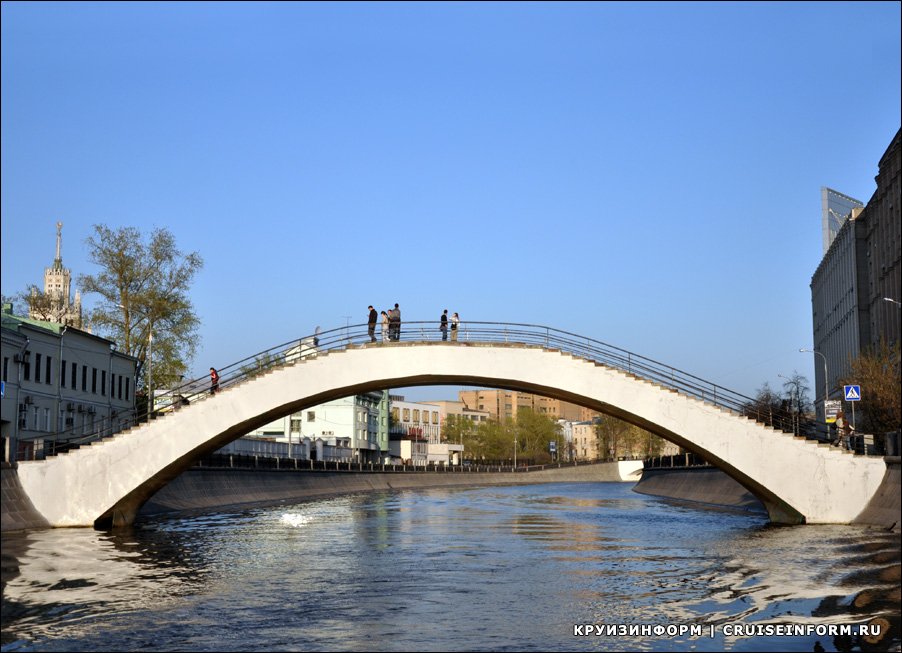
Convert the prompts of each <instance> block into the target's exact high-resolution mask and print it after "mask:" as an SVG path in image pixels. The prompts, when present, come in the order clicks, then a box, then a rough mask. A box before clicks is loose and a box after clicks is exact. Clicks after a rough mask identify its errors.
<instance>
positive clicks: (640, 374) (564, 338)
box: [45, 321, 804, 455]
mask: <svg viewBox="0 0 902 653" xmlns="http://www.w3.org/2000/svg"><path fill="white" fill-rule="evenodd" d="M439 326H440V323H439V322H438V321H428V322H404V323H402V324H401V327H400V331H399V333H398V337H397V340H391V341H388V342H383V341H382V340H381V339H380V338H378V337H377V340H376V342H375V343H373V342H371V340H370V336H369V334H368V327H369V325H368V324H366V323H364V324H356V325H353V326H343V327H339V328H335V329H331V330H329V331H323V332H321V333H318V334H315V335H309V336H305V337H302V338H297V339H294V340H289V341H288V342H286V343H283V344H281V345H276V346H275V347H270V348H269V349H265V350H263V351H261V352H258V353H256V354H253V355H251V356H248V357H246V358H243V359H241V360H239V361H237V362H235V363H231V364H229V365H227V366H225V367H223V368H219V369H218V373H219V392H222V391H224V390H227V389H230V388H233V387H236V386H238V385H240V384H242V383H244V382H247V381H250V380H252V379H254V378H256V377H257V376H260V375H262V374H267V373H269V372H272V371H274V370H277V369H280V368H282V367H286V366H288V365H294V364H296V363H298V362H301V361H303V360H306V359H307V358H315V357H317V356H322V355H327V354H331V353H335V352H339V351H346V350H349V349H354V348H360V347H365V346H380V347H392V346H399V345H403V343H424V342H425V343H435V344H438V345H449V346H454V345H457V346H461V345H474V344H506V345H511V344H515V345H523V346H529V347H537V348H541V349H546V350H551V351H560V352H561V353H564V354H571V355H573V356H575V357H578V358H583V359H585V360H589V361H593V362H595V363H600V364H602V365H605V366H607V367H610V368H613V369H617V370H620V371H622V372H624V373H626V374H630V375H632V376H635V377H636V378H640V379H643V380H646V381H651V382H653V383H656V384H659V385H661V386H662V387H665V388H669V389H672V390H675V391H677V392H680V393H682V394H685V395H687V396H690V397H693V398H695V399H698V400H700V401H703V402H705V403H709V404H711V405H714V406H717V407H719V408H723V409H726V410H729V411H731V412H733V413H736V414H738V415H742V416H747V417H749V418H752V419H755V420H756V421H759V422H762V423H764V424H767V425H768V426H772V427H774V428H777V429H782V430H784V431H785V432H794V431H793V426H790V425H789V424H790V423H791V421H792V420H791V419H788V418H786V419H782V418H774V417H773V416H772V415H770V414H763V413H762V411H758V410H756V406H757V404H756V401H755V400H754V399H752V398H750V397H747V396H745V395H742V394H740V393H738V392H734V391H732V390H728V389H727V388H724V387H723V386H720V385H717V384H715V383H712V382H709V381H705V380H704V379H702V378H700V377H697V376H695V375H693V374H689V373H688V372H684V371H682V370H679V369H677V368H674V367H672V366H669V365H665V364H663V363H660V362H658V361H655V360H653V359H650V358H646V357H645V356H641V355H639V354H636V353H633V352H629V351H627V350H625V349H621V348H620V347H616V346H614V345H609V344H607V343H604V342H601V341H599V340H595V339H593V338H588V337H585V336H580V335H577V334H574V333H570V332H568V331H562V330H560V329H555V328H553V327H548V326H540V325H534V324H519V323H504V322H461V323H460V326H459V328H458V330H457V334H456V335H457V340H456V341H452V340H447V341H445V340H443V339H442V334H443V332H442V331H441V330H440V329H439ZM448 333H450V332H448ZM380 335H381V334H380ZM199 387H206V388H207V389H205V390H202V391H199V390H198V388H199ZM167 394H168V395H170V396H171V397H172V402H171V404H172V405H171V409H166V410H165V411H154V414H152V415H150V419H160V418H165V415H166V414H168V412H175V411H178V410H180V409H182V408H184V407H187V406H189V405H190V404H193V403H195V402H197V401H202V400H205V399H208V398H210V397H211V396H212V395H213V394H214V393H213V392H212V388H211V387H210V381H209V377H207V376H203V377H200V378H198V379H192V380H190V381H186V382H183V383H182V384H180V385H179V386H177V387H176V388H173V389H172V390H170V391H168V392H167V393H165V394H163V395H157V398H158V397H160V396H163V397H165V396H166V395H167ZM114 420H117V418H115V417H114V418H105V419H104V420H100V421H98V422H95V423H94V424H92V425H91V432H90V433H87V434H86V433H84V432H83V429H84V428H85V427H84V426H82V427H74V428H72V429H68V430H66V431H62V432H60V433H56V434H53V435H48V436H45V439H51V438H52V440H51V449H53V451H52V453H51V454H50V455H54V454H55V453H57V452H58V453H62V452H63V451H65V450H68V449H71V448H76V447H78V446H80V445H83V444H86V443H88V442H91V441H94V440H98V439H103V438H106V437H109V436H111V435H115V434H116V433H120V432H122V431H123V430H125V428H132V427H134V426H137V425H138V424H139V423H140V422H139V420H138V419H129V420H125V421H123V420H122V419H121V418H119V419H118V420H117V423H115V424H114V423H113V422H114ZM794 426H795V428H796V429H798V426H797V425H794ZM124 427H125V428H124ZM80 430H81V431H82V433H78V431H80ZM803 435H804V434H803Z"/></svg>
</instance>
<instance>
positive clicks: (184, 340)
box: [78, 225, 204, 388]
mask: <svg viewBox="0 0 902 653" xmlns="http://www.w3.org/2000/svg"><path fill="white" fill-rule="evenodd" d="M85 243H86V245H87V246H88V257H89V259H90V260H91V262H93V263H94V264H96V265H97V266H98V267H99V268H100V271H99V272H98V273H97V274H89V275H81V276H80V277H79V280H78V283H79V285H80V286H81V288H82V290H83V292H84V293H85V294H86V295H87V294H91V293H93V294H95V295H98V296H99V301H98V303H97V305H96V306H95V308H94V309H93V310H92V311H91V312H90V314H89V317H88V320H89V321H90V323H91V325H92V326H93V327H94V328H95V329H97V330H98V331H100V332H101V333H103V334H104V335H106V336H107V337H109V338H110V339H112V340H114V341H115V342H116V344H117V346H118V349H119V351H122V352H124V353H126V354H128V355H130V356H134V357H135V358H137V359H138V361H139V375H140V376H141V377H142V381H143V386H144V387H145V388H146V387H147V381H148V379H147V378H146V376H147V374H146V366H145V363H146V361H147V355H148V345H149V343H150V339H149V335H150V334H151V333H152V334H153V386H154V387H160V386H165V385H170V384H172V383H174V382H175V381H177V380H178V379H179V377H180V376H182V375H184V374H185V373H186V371H187V368H188V363H189V362H190V361H191V359H192V358H193V356H194V353H195V351H196V349H197V345H198V342H199V334H198V329H199V327H200V320H199V319H198V318H197V315H195V312H194V306H193V304H192V303H191V299H190V297H189V294H188V292H189V290H190V287H191V283H192V281H193V279H194V276H195V275H196V274H197V273H198V272H199V271H200V270H201V269H202V268H203V264H204V263H203V259H202V258H201V256H200V254H198V253H197V252H192V253H191V254H185V253H183V252H181V251H180V250H179V249H178V248H177V247H176V242H175V237H174V236H173V235H172V234H171V233H170V232H169V230H168V229H154V230H153V231H152V232H151V233H150V234H149V236H148V237H146V238H145V236H144V235H143V234H142V233H141V231H140V230H139V229H137V228H135V227H121V228H119V229H111V228H110V227H108V226H106V225H94V233H93V234H92V235H91V236H89V237H88V238H87V239H86V240H85Z"/></svg>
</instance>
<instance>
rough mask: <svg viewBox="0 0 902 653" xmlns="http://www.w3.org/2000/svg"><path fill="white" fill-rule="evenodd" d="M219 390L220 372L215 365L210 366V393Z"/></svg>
mask: <svg viewBox="0 0 902 653" xmlns="http://www.w3.org/2000/svg"><path fill="white" fill-rule="evenodd" d="M217 392H219V372H217V371H216V368H215V367H211V368H210V394H211V395H212V394H215V393H217Z"/></svg>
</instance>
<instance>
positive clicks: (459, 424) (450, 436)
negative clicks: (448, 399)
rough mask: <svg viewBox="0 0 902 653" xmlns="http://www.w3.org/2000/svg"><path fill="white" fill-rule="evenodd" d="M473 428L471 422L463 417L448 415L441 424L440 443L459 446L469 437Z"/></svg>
mask: <svg viewBox="0 0 902 653" xmlns="http://www.w3.org/2000/svg"><path fill="white" fill-rule="evenodd" d="M474 428H475V427H474V424H473V420H470V419H467V418H466V417H464V416H463V415H448V416H447V417H445V422H444V424H442V442H450V443H451V444H459V443H461V442H463V441H464V440H465V439H466V438H467V437H469V435H470V433H472V432H473V430H474Z"/></svg>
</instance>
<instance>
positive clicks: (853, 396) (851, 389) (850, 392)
mask: <svg viewBox="0 0 902 653" xmlns="http://www.w3.org/2000/svg"><path fill="white" fill-rule="evenodd" d="M843 390H845V395H846V401H861V386H860V385H844V386H843Z"/></svg>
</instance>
